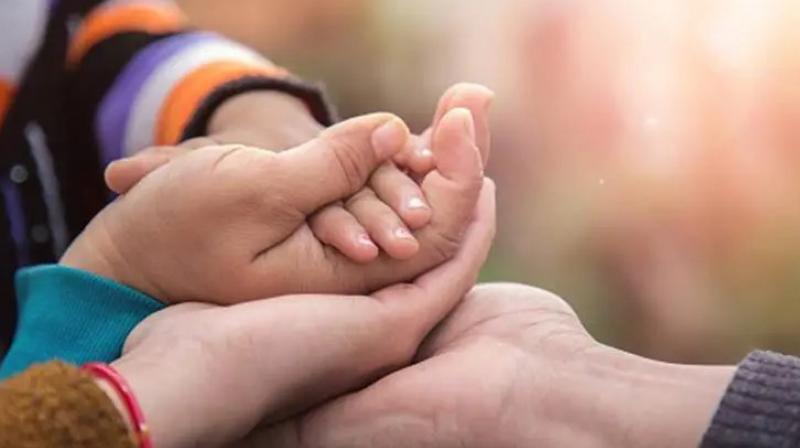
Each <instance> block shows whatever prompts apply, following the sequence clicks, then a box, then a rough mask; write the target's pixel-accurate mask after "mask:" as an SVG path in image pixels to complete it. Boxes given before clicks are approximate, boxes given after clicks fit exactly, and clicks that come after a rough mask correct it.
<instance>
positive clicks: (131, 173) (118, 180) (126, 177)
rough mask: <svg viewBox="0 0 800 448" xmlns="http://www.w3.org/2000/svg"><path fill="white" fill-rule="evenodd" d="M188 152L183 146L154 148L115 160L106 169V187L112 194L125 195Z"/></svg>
mask: <svg viewBox="0 0 800 448" xmlns="http://www.w3.org/2000/svg"><path fill="white" fill-rule="evenodd" d="M188 152H190V149H189V148H186V147H183V146H154V147H151V148H147V149H144V150H142V151H140V152H139V153H137V154H135V155H133V156H131V157H127V158H124V159H119V160H115V161H114V162H111V163H110V164H109V165H108V166H107V167H106V171H105V181H106V186H108V188H109V189H110V190H111V191H113V192H114V193H117V194H126V193H127V192H128V191H129V190H130V189H131V188H133V187H134V186H135V185H136V184H138V183H139V181H141V180H142V179H144V177H145V176H147V175H148V174H150V173H151V172H153V171H155V170H156V169H158V168H160V167H161V166H163V165H166V164H167V163H169V162H170V161H171V160H173V159H175V158H177V157H180V156H182V155H184V154H186V153H188Z"/></svg>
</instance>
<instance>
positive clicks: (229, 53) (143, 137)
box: [125, 39, 268, 155]
mask: <svg viewBox="0 0 800 448" xmlns="http://www.w3.org/2000/svg"><path fill="white" fill-rule="evenodd" d="M225 60H233V61H241V62H244V63H250V64H266V63H268V62H267V60H266V59H264V58H263V57H261V56H260V55H259V54H258V53H256V52H254V51H253V50H250V49H249V48H247V47H244V46H242V45H239V44H236V43H233V42H229V41H226V40H222V39H220V40H219V41H214V40H211V41H207V42H200V43H197V44H195V45H192V46H191V47H187V48H186V49H185V50H183V51H181V52H179V53H178V54H176V55H174V56H173V57H171V58H169V59H167V60H165V61H163V62H162V63H161V64H160V65H159V67H158V68H157V69H156V70H155V71H154V72H153V74H152V75H150V77H149V79H148V80H147V81H146V82H145V83H144V85H143V86H142V89H141V91H140V92H139V94H138V95H137V96H136V100H135V101H134V103H133V106H132V109H131V116H130V118H129V119H128V124H127V126H126V129H125V152H126V154H128V155H131V154H134V153H136V152H138V151H140V150H142V149H144V148H146V147H148V146H151V145H152V144H153V141H154V139H155V131H156V121H157V120H158V118H159V117H158V115H159V112H160V110H161V105H162V104H163V103H164V101H165V100H166V99H167V97H168V96H169V94H170V92H172V89H174V88H175V86H177V85H178V83H179V82H180V81H181V80H182V79H183V78H184V77H186V76H187V75H189V74H190V73H192V72H193V71H195V70H197V69H198V68H200V67H202V66H204V65H207V64H209V63H213V62H218V61H225Z"/></svg>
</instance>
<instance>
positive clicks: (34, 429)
mask: <svg viewBox="0 0 800 448" xmlns="http://www.w3.org/2000/svg"><path fill="white" fill-rule="evenodd" d="M50 446H52V447H56V446H63V447H67V446H80V447H85V448H107V447H115V448H127V447H130V448H134V446H135V445H134V443H133V440H132V438H131V436H130V434H129V433H128V430H127V428H126V426H125V422H124V421H123V419H122V416H121V415H120V414H119V412H118V411H117V409H116V408H115V407H114V404H113V403H112V402H111V400H110V399H109V398H108V396H107V395H106V394H105V393H104V392H103V391H102V390H101V389H100V388H99V387H98V386H97V384H95V382H94V380H92V378H91V377H90V376H89V375H87V374H85V373H83V372H81V371H79V370H78V369H77V368H75V367H73V366H70V365H67V364H64V363H60V362H50V363H47V364H43V365H37V366H34V367H31V368H30V369H28V370H26V371H25V372H24V373H22V374H20V375H17V376H15V377H13V378H11V379H9V380H8V381H5V382H3V383H0V448H6V447H8V448H11V447H50Z"/></svg>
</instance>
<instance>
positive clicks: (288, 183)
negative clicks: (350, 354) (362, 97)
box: [62, 109, 483, 303]
mask: <svg viewBox="0 0 800 448" xmlns="http://www.w3.org/2000/svg"><path fill="white" fill-rule="evenodd" d="M383 125H387V126H386V127H385V128H383V129H382V130H381V131H378V129H379V128H381V127H382V126H383ZM472 128H473V125H472V117H471V115H470V113H469V111H466V110H464V109H455V110H453V111H451V112H449V113H448V114H446V115H445V116H444V118H442V120H441V122H440V124H439V126H438V128H437V130H436V132H434V135H433V137H432V141H433V150H434V153H435V155H436V159H437V165H436V170H435V171H433V172H431V173H430V174H429V175H428V176H426V178H425V180H424V181H423V184H422V190H423V192H424V194H425V195H426V197H427V198H428V200H429V201H430V203H431V206H432V209H433V210H435V213H434V215H433V216H432V218H431V223H430V225H428V226H427V227H425V228H424V229H422V230H421V231H419V232H418V233H417V238H418V239H419V241H420V251H419V253H418V254H417V255H415V256H414V257H412V258H411V259H409V260H407V261H402V262H401V261H397V260H392V259H390V258H389V257H385V256H381V257H379V258H378V260H376V261H375V262H374V263H370V264H369V265H366V266H360V265H358V264H356V263H353V262H352V261H350V260H349V259H347V258H346V257H344V256H343V255H341V254H340V253H339V252H338V251H334V250H332V249H330V248H329V247H327V246H326V245H325V244H323V243H322V242H321V241H319V240H318V239H317V238H315V237H314V235H313V233H312V232H311V229H310V227H309V225H308V223H307V218H308V217H309V216H310V215H311V214H313V213H314V212H316V211H317V210H318V209H320V208H321V207H323V206H324V205H326V204H329V203H332V202H335V201H337V200H341V199H342V198H346V197H349V196H350V195H352V194H353V193H354V192H356V191H359V190H360V189H362V188H363V186H364V184H365V182H366V181H367V179H368V176H369V175H370V174H371V173H372V172H373V171H374V170H375V169H376V168H377V167H378V166H379V165H381V164H382V163H384V162H385V161H387V160H388V159H389V158H390V157H392V156H393V155H394V154H395V153H396V152H398V151H399V150H401V149H402V148H403V147H404V146H405V144H406V141H407V139H408V131H407V129H406V128H405V126H404V125H403V124H402V122H401V121H400V120H399V119H397V118H396V117H393V116H391V115H388V114H375V115H370V116H365V117H360V118H357V119H353V120H349V121H347V122H344V123H342V124H340V125H337V126H334V127H332V128H330V129H328V130H326V131H324V132H323V133H322V135H321V136H320V137H319V138H318V139H315V140H313V141H311V142H309V143H306V144H304V145H301V146H299V147H297V148H294V149H292V150H289V151H285V152H283V153H280V154H275V153H272V152H269V151H264V150H258V149H254V148H247V147H241V146H228V147H217V148H208V149H206V150H203V151H194V152H191V153H189V154H186V155H184V156H181V157H179V158H176V159H175V160H173V161H172V162H171V163H169V164H166V165H164V166H162V167H161V168H159V169H156V170H155V171H153V172H152V173H151V174H150V175H148V176H147V177H146V178H145V179H143V180H142V181H141V182H140V183H139V184H138V185H137V186H136V188H133V189H131V191H130V192H129V193H128V194H126V195H125V196H123V197H121V198H120V199H119V200H118V201H117V202H115V203H114V204H112V205H111V206H109V207H108V208H107V209H106V210H104V211H103V212H101V213H100V214H99V215H98V217H97V218H96V219H95V220H94V221H93V222H92V224H90V226H89V227H88V228H87V230H86V232H85V233H84V234H83V235H82V236H81V237H80V238H79V239H78V240H77V241H76V243H75V244H73V246H72V247H71V248H70V250H69V251H68V252H67V254H66V255H65V256H64V258H63V259H62V263H64V264H67V265H70V266H73V267H77V268H79V269H84V270H88V271H92V272H95V273H97V274H100V275H104V276H107V277H110V278H114V279H116V280H118V281H121V282H123V283H126V284H128V285H131V286H133V287H136V288H138V289H140V290H143V291H145V292H147V293H149V294H151V295H153V296H155V297H158V298H161V299H163V300H168V301H179V300H196V301H207V302H216V303H234V302H240V301H245V300H251V299H255V298H260V297H271V296H276V295H281V294H287V293H295V292H329V293H337V292H338V293H358V292H364V291H371V290H374V289H376V288H378V287H379V286H383V285H386V284H390V283H395V282H398V281H403V280H407V279H410V278H413V277H415V276H416V275H418V274H420V273H422V272H424V271H426V270H428V269H430V268H431V267H433V266H436V265H438V264H439V263H441V262H442V261H444V260H445V259H447V258H448V257H450V256H452V255H453V253H454V252H455V250H456V249H457V246H458V242H459V241H460V236H461V232H462V231H463V229H464V228H465V227H466V225H467V224H468V222H469V221H470V218H471V216H472V211H473V209H474V206H475V203H476V201H477V197H478V193H479V191H480V189H481V185H482V180H481V179H482V177H481V173H482V169H483V168H482V164H481V160H480V156H479V154H478V151H477V148H476V147H475V144H474V131H473V129H472ZM294 173H304V175H301V176H298V175H296V174H294Z"/></svg>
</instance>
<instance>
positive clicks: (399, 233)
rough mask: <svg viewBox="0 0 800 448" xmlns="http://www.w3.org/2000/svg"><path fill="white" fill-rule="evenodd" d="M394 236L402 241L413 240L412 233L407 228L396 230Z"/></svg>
mask: <svg viewBox="0 0 800 448" xmlns="http://www.w3.org/2000/svg"><path fill="white" fill-rule="evenodd" d="M394 236H395V237H397V238H400V239H408V238H413V237H412V236H411V232H409V231H408V229H406V228H405V227H398V228H396V229H394Z"/></svg>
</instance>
